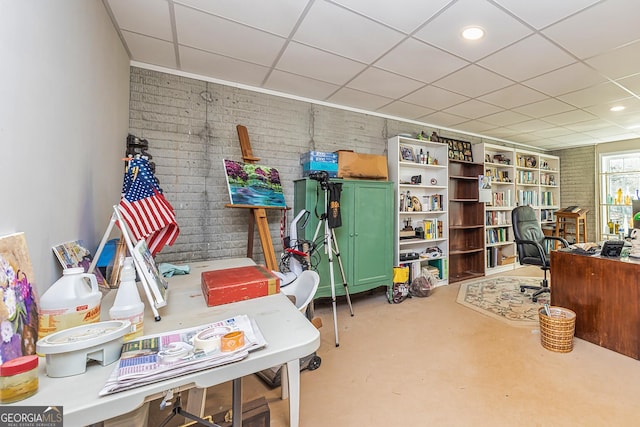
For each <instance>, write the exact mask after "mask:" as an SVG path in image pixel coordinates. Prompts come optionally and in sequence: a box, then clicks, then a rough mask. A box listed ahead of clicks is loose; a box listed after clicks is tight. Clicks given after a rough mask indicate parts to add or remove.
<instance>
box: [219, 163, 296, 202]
mask: <svg viewBox="0 0 640 427" xmlns="http://www.w3.org/2000/svg"><path fill="white" fill-rule="evenodd" d="M224 169H225V173H226V175H227V184H228V187H229V196H230V197H231V204H233V205H249V206H274V207H286V206H287V205H286V203H285V201H284V194H283V192H282V183H281V182H280V174H279V173H278V171H277V169H275V168H270V167H268V166H261V165H257V164H253V163H242V162H236V161H235V160H227V159H225V160H224Z"/></svg>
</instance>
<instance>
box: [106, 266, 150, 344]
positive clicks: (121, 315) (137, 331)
mask: <svg viewBox="0 0 640 427" xmlns="http://www.w3.org/2000/svg"><path fill="white" fill-rule="evenodd" d="M109 317H111V320H129V321H130V322H131V332H129V333H128V334H126V335H125V336H124V341H125V342H126V341H131V340H132V339H134V338H138V337H140V336H142V332H143V323H142V322H143V319H144V303H143V302H142V300H141V299H140V294H139V293H138V287H137V285H136V269H135V267H134V266H133V258H131V257H127V258H125V260H124V264H123V265H122V271H121V272H120V286H119V287H118V293H117V294H116V299H115V301H114V302H113V307H111V309H110V310H109Z"/></svg>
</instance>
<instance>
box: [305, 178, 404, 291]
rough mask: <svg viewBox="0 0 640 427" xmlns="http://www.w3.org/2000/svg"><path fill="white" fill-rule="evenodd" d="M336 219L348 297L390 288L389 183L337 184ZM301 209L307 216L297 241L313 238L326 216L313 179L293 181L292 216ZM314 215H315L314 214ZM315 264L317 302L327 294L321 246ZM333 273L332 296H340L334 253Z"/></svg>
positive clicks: (328, 285)
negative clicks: (322, 216) (337, 203)
mask: <svg viewBox="0 0 640 427" xmlns="http://www.w3.org/2000/svg"><path fill="white" fill-rule="evenodd" d="M331 182H339V183H342V192H341V197H340V216H341V218H342V226H341V227H338V228H335V235H336V241H337V244H338V248H339V250H340V258H341V259H342V265H343V266H344V270H345V276H346V279H347V284H348V286H349V294H355V293H358V292H363V291H366V290H369V289H373V288H377V287H379V286H385V287H387V286H391V284H392V279H393V221H394V218H393V183H392V182H388V181H384V182H382V181H368V180H341V179H331ZM302 209H306V210H307V211H309V212H310V213H311V214H310V215H309V220H308V222H307V225H306V227H304V228H303V229H300V230H299V231H298V238H299V239H305V240H312V239H313V236H314V234H315V232H316V228H317V225H318V222H319V221H320V220H319V219H318V216H320V215H321V214H322V213H324V212H325V206H324V192H323V191H322V190H321V186H320V184H319V182H318V181H315V180H311V179H308V178H305V179H300V180H297V181H295V182H294V215H297V214H298V213H299V212H300V211H301V210H302ZM316 213H317V215H318V216H316ZM323 236H324V226H323V225H321V226H320V231H319V233H318V237H317V239H316V240H317V242H322V241H323ZM314 260H315V262H316V264H317V271H318V274H319V275H320V285H319V287H318V292H317V293H316V298H320V297H330V296H331V280H330V276H329V262H328V260H327V255H326V254H325V251H324V247H323V248H322V249H320V250H318V251H317V254H316V256H315V258H314V259H312V262H313V261H314ZM333 273H334V278H335V287H336V295H344V294H345V292H344V286H343V280H342V276H341V274H340V267H339V264H338V259H337V258H336V256H335V254H334V259H333Z"/></svg>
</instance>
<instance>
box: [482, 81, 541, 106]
mask: <svg viewBox="0 0 640 427" xmlns="http://www.w3.org/2000/svg"><path fill="white" fill-rule="evenodd" d="M545 98H547V96H546V95H544V94H542V93H540V92H538V91H536V90H533V89H531V88H528V87H526V86H523V85H520V84H515V85H511V86H508V87H505V88H504V89H498V90H496V91H494V92H491V93H488V94H486V95H482V96H480V97H478V99H480V100H481V101H484V102H488V103H490V104H493V105H499V106H501V107H503V108H514V107H518V106H520V105H524V104H530V103H533V102H536V101H541V100H543V99H545Z"/></svg>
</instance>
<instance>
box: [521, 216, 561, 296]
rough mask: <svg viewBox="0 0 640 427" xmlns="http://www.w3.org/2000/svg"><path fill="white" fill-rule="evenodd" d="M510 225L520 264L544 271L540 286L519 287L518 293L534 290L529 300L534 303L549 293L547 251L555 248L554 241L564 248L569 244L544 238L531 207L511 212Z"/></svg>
mask: <svg viewBox="0 0 640 427" xmlns="http://www.w3.org/2000/svg"><path fill="white" fill-rule="evenodd" d="M511 224H512V226H513V235H514V236H515V239H514V240H515V242H516V247H517V248H518V259H519V260H520V264H521V265H525V264H527V265H537V266H539V267H540V268H541V269H542V271H544V279H542V282H541V283H540V285H541V286H530V285H522V286H520V292H524V290H525V289H535V292H534V293H533V295H531V300H532V301H533V302H536V301H538V296H539V295H541V294H543V293H545V292H550V291H551V290H550V289H549V282H548V281H547V270H549V266H550V263H549V252H548V249H552V248H551V245H554V246H555V243H554V242H555V241H557V242H560V243H561V244H562V246H563V247H565V248H566V247H567V246H569V242H567V241H566V240H565V239H563V238H562V237H555V236H545V235H544V233H543V232H542V227H540V222H539V221H538V217H537V215H536V212H535V211H534V210H533V208H532V207H531V206H518V207H517V208H515V209H514V210H512V211H511Z"/></svg>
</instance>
